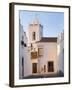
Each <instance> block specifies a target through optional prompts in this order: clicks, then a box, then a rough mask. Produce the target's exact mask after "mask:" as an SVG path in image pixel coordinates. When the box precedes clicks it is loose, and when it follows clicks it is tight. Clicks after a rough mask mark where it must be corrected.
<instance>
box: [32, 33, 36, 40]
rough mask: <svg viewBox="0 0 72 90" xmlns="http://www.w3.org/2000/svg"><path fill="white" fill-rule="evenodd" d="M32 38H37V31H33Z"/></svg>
mask: <svg viewBox="0 0 72 90" xmlns="http://www.w3.org/2000/svg"><path fill="white" fill-rule="evenodd" d="M32 38H33V40H35V39H36V33H35V32H33V35H32Z"/></svg>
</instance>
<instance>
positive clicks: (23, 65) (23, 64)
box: [22, 57, 24, 77]
mask: <svg viewBox="0 0 72 90" xmlns="http://www.w3.org/2000/svg"><path fill="white" fill-rule="evenodd" d="M22 77H24V58H23V57H22Z"/></svg>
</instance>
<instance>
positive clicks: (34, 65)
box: [32, 63, 37, 73]
mask: <svg viewBox="0 0 72 90" xmlns="http://www.w3.org/2000/svg"><path fill="white" fill-rule="evenodd" d="M32 73H37V63H33V64H32Z"/></svg>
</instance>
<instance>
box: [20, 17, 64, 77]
mask: <svg viewBox="0 0 72 90" xmlns="http://www.w3.org/2000/svg"><path fill="white" fill-rule="evenodd" d="M19 42H20V43H19V44H20V45H19V48H20V51H19V52H20V55H19V56H20V58H19V63H20V64H19V74H20V75H19V76H20V78H24V77H27V76H30V75H43V74H46V75H53V74H57V73H58V72H59V71H62V72H63V73H64V38H63V33H62V34H61V36H59V37H58V38H57V37H43V26H42V25H41V24H40V22H39V20H38V19H37V18H36V19H35V20H34V21H33V22H31V23H30V24H29V26H28V38H27V37H26V33H25V32H24V30H23V28H22V26H21V24H20V36H19Z"/></svg>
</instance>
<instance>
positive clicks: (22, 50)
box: [19, 24, 24, 79]
mask: <svg viewBox="0 0 72 90" xmlns="http://www.w3.org/2000/svg"><path fill="white" fill-rule="evenodd" d="M19 29H20V30H19V78H20V79H21V78H23V77H22V57H23V58H24V46H22V45H21V41H22V36H24V31H23V27H22V26H21V24H20V27H19Z"/></svg>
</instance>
